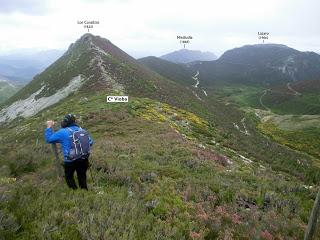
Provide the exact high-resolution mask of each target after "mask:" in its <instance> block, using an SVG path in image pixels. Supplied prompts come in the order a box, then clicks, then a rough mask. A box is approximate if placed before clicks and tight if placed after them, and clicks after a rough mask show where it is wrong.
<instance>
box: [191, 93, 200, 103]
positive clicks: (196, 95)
mask: <svg viewBox="0 0 320 240" xmlns="http://www.w3.org/2000/svg"><path fill="white" fill-rule="evenodd" d="M192 93H193V95H194V96H195V97H196V98H197V99H199V100H200V101H202V99H201V98H200V97H199V96H198V94H197V93H196V92H195V91H192Z"/></svg>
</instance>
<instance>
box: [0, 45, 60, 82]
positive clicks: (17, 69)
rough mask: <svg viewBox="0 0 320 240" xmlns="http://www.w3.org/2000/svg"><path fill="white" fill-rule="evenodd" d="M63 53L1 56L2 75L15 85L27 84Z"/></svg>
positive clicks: (53, 51)
mask: <svg viewBox="0 0 320 240" xmlns="http://www.w3.org/2000/svg"><path fill="white" fill-rule="evenodd" d="M63 53H64V51H63V50H47V51H40V52H34V53H30V52H29V53H21V54H18V53H15V54H10V55H4V56H0V75H2V76H5V77H6V78H7V79H8V80H9V81H12V82H13V83H19V84H25V83H26V82H28V81H30V80H31V79H32V78H33V77H34V76H35V75H36V74H38V73H40V72H41V71H43V70H44V69H45V68H46V67H48V66H49V65H50V64H51V63H53V62H54V61H55V60H57V59H58V58H59V57H60V56H62V54H63Z"/></svg>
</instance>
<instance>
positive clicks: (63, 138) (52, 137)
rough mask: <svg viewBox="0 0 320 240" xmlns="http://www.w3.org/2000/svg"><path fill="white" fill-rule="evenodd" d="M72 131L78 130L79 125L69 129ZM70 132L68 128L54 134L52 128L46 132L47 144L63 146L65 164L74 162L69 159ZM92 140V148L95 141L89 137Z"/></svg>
mask: <svg viewBox="0 0 320 240" xmlns="http://www.w3.org/2000/svg"><path fill="white" fill-rule="evenodd" d="M68 128H70V129H72V130H78V129H79V127H78V126H77V125H73V126H70V127H68ZM69 135H70V131H69V130H68V129H67V128H61V129H59V130H58V131H57V132H54V131H53V129H52V128H47V129H46V130H45V139H46V142H47V143H60V144H61V146H62V151H63V156H64V162H72V161H71V160H69V159H68V155H69V151H70V148H71V142H70V138H69ZM89 140H90V146H92V145H93V140H92V138H91V137H90V136H89Z"/></svg>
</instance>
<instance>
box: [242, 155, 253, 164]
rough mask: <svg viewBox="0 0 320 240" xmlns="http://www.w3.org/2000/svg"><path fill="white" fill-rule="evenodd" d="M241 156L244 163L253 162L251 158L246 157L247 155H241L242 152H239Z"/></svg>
mask: <svg viewBox="0 0 320 240" xmlns="http://www.w3.org/2000/svg"><path fill="white" fill-rule="evenodd" d="M239 157H240V158H241V159H242V161H243V162H244V163H246V164H250V163H252V162H253V161H252V160H251V159H249V158H246V157H245V156H242V155H240V154H239Z"/></svg>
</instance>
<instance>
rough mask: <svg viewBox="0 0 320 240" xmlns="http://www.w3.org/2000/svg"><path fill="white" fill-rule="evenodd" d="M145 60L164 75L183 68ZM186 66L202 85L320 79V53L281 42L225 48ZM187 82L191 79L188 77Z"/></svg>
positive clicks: (159, 60)
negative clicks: (210, 58) (213, 56)
mask: <svg viewBox="0 0 320 240" xmlns="http://www.w3.org/2000/svg"><path fill="white" fill-rule="evenodd" d="M151 60H152V61H151ZM142 62H143V63H144V64H145V65H147V66H148V67H150V68H151V69H152V70H154V71H156V72H158V73H159V74H162V75H166V76H175V75H179V76H181V75H182V74H181V68H180V69H178V68H177V67H176V66H175V67H173V66H174V65H173V64H172V65H171V67H169V66H168V65H169V63H168V62H163V60H161V59H159V58H158V59H157V58H152V59H151V58H149V59H148V58H144V60H142ZM185 66H186V67H187V68H188V70H187V72H189V73H188V74H190V73H192V74H196V73H197V72H199V76H198V79H199V82H200V86H201V85H203V86H211V85H217V84H218V85H221V84H230V83H238V84H239V83H241V84H255V85H257V84H258V85H264V86H269V85H274V84H282V83H286V82H288V81H300V80H312V79H320V55H318V54H316V53H314V52H300V51H298V50H295V49H293V48H289V47H287V46H285V45H280V44H258V45H246V46H243V47H240V48H235V49H232V50H228V51H226V52H225V53H224V54H223V55H222V56H221V57H220V58H219V59H217V60H214V61H197V62H193V63H189V64H187V65H185ZM185 81H189V80H188V78H186V80H185Z"/></svg>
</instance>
